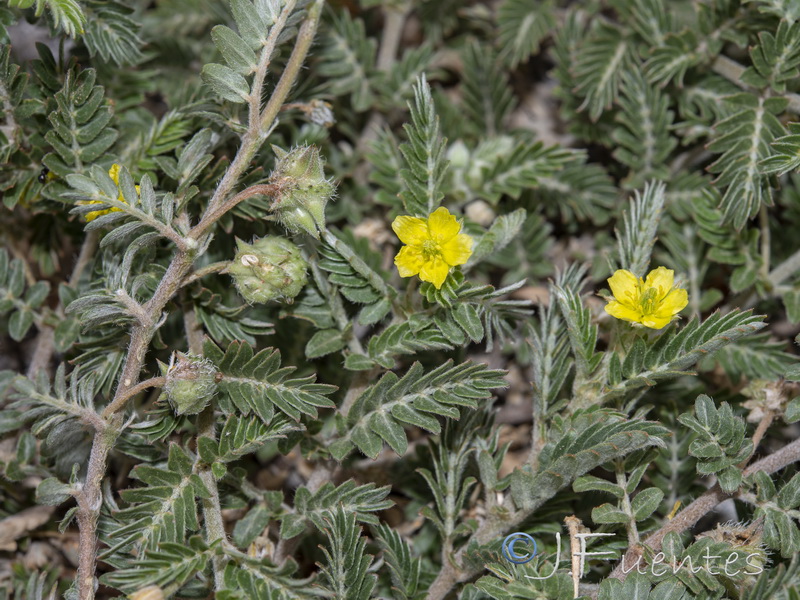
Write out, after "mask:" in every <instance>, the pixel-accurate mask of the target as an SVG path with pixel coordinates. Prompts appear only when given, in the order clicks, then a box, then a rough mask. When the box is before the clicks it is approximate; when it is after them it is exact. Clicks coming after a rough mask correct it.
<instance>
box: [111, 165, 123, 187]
mask: <svg viewBox="0 0 800 600" xmlns="http://www.w3.org/2000/svg"><path fill="white" fill-rule="evenodd" d="M119 168H120V167H119V165H118V164H117V163H114V164H113V165H111V168H110V169H109V170H108V176H109V177H111V179H113V180H114V183H115V184H116V185H119Z"/></svg>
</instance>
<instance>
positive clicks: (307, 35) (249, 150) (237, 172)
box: [78, 0, 324, 600]
mask: <svg viewBox="0 0 800 600" xmlns="http://www.w3.org/2000/svg"><path fill="white" fill-rule="evenodd" d="M323 3H324V0H315V2H314V4H313V5H312V6H311V8H310V9H309V12H308V16H307V18H306V20H305V22H304V23H303V25H302V26H301V28H300V32H299V34H298V37H297V42H296V44H295V47H294V50H293V51H292V55H291V57H290V58H289V62H288V63H287V65H286V69H285V70H284V72H283V75H282V76H281V79H280V81H279V82H278V86H277V87H276V88H275V92H274V93H273V95H272V97H271V98H270V101H269V103H268V104H267V107H266V108H265V109H264V112H263V113H262V115H261V119H260V121H259V122H256V123H250V124H249V126H248V131H247V132H246V134H245V136H244V138H243V140H242V145H241V146H240V148H239V151H238V152H237V153H236V156H235V157H234V159H233V161H232V162H231V164H230V166H229V167H228V170H227V171H226V173H225V175H224V176H223V178H222V181H221V182H220V184H219V186H218V187H217V189H216V190H215V191H214V194H213V196H212V198H211V200H210V201H209V205H208V208H207V209H206V213H205V215H204V216H203V218H202V219H201V221H200V223H199V224H198V226H197V227H200V225H201V224H202V226H203V228H202V229H200V230H198V229H197V227H196V228H195V229H193V230H192V234H193V235H190V236H189V238H188V239H192V240H197V239H198V238H199V237H200V235H202V234H203V233H205V231H207V230H208V229H209V228H210V227H211V226H212V225H213V224H214V223H215V222H216V221H217V220H218V219H219V218H220V217H222V216H223V215H224V214H225V210H230V208H232V207H233V206H235V204H233V205H232V204H231V202H232V200H233V199H232V200H231V201H229V202H227V203H225V199H226V198H228V196H229V194H230V192H231V190H232V189H233V188H234V186H235V185H236V183H237V182H238V181H239V177H240V176H241V174H242V173H243V172H244V170H245V168H247V165H248V164H250V161H251V159H252V158H253V156H254V155H255V153H256V152H257V151H258V149H259V148H260V147H261V144H262V142H263V140H264V135H263V134H262V132H264V131H269V129H270V128H271V126H272V123H273V122H274V120H275V117H276V115H277V114H278V111H279V110H280V107H281V105H282V104H283V101H284V100H285V99H286V96H287V94H288V93H289V90H290V89H291V86H292V84H293V83H294V80H295V77H296V76H297V74H298V72H299V71H300V67H301V65H302V63H303V62H304V61H305V58H306V55H307V53H308V49H309V47H310V46H311V41H312V40H313V38H314V34H315V33H316V29H317V23H318V22H319V16H320V12H321V11H322V5H323ZM276 35H277V33H276ZM235 198H236V196H234V199H235ZM220 205H223V206H225V207H227V208H225V209H224V210H222V211H221V212H220V210H219V206H220ZM186 247H187V249H186V250H184V249H182V248H179V249H178V251H177V253H176V255H175V256H174V258H173V259H172V262H171V263H170V265H169V267H168V268H167V271H166V272H165V273H164V276H163V277H162V279H161V281H160V282H159V284H158V287H157V288H156V291H155V293H154V294H153V297H152V298H151V299H150V300H149V301H148V302H147V303H146V304H144V306H143V309H144V313H145V314H146V315H147V322H144V323H139V324H137V325H136V326H135V327H133V328H132V330H131V338H130V345H129V348H128V354H127V356H126V358H125V364H124V366H123V369H122V374H121V376H120V379H119V384H118V386H117V389H116V391H115V394H114V398H113V400H112V402H111V404H110V405H109V406H113V410H110V411H109V410H108V409H107V411H104V418H105V419H106V420H107V421H108V422H109V424H110V425H111V426H109V427H107V428H106V429H105V430H104V431H103V432H102V433H101V432H98V433H96V434H95V437H94V441H93V442H92V451H91V454H90V457H89V465H88V471H87V477H86V481H85V483H84V486H83V489H82V491H81V493H80V494H79V496H78V524H79V527H80V546H81V547H80V552H79V563H78V595H79V597H80V598H81V600H93V598H94V572H95V560H96V545H97V517H98V515H99V512H100V506H101V503H102V496H101V493H100V485H101V483H102V480H103V476H104V474H105V469H106V461H107V459H108V454H109V452H110V450H111V447H112V445H113V442H114V439H116V435H117V434H118V432H119V427H120V426H121V416H120V414H119V411H121V410H122V409H123V408H124V407H125V405H126V403H127V402H126V400H127V399H129V398H130V397H131V394H130V390H131V389H134V388H135V386H136V385H137V384H136V382H137V381H138V379H139V375H140V373H141V371H142V367H143V365H144V359H145V355H146V354H147V349H148V347H149V345H150V341H151V340H152V338H153V335H154V334H155V331H156V329H157V327H158V322H159V320H160V317H161V313H162V311H163V310H164V309H165V308H166V306H167V304H168V303H169V301H170V300H171V299H172V298H173V296H174V295H175V294H176V293H177V291H178V290H179V289H180V287H181V284H182V283H183V281H184V279H185V278H186V276H187V274H188V273H189V271H190V269H191V267H192V264H193V263H194V260H195V259H196V258H197V256H196V251H195V250H194V248H195V247H197V244H196V243H195V244H194V245H191V244H187V246H186ZM212 417H213V414H212ZM212 426H213V418H212ZM204 483H205V482H204ZM212 502H213V499H212ZM218 505H219V501H218V498H217V507H218ZM213 521H214V517H213V516H212V518H211V519H210V520H208V521H207V522H208V523H209V527H210V529H209V531H210V532H211V529H212V528H214V529H215V530H216V534H217V536H218V537H223V536H224V529H222V531H221V532H220V527H219V523H214V522H213ZM220 521H221V517H220ZM217 583H218V584H220V583H221V581H217Z"/></svg>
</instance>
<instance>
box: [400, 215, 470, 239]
mask: <svg viewBox="0 0 800 600" xmlns="http://www.w3.org/2000/svg"><path fill="white" fill-rule="evenodd" d="M428 230H429V231H430V236H431V238H433V239H434V240H436V241H437V242H439V243H440V244H443V243H445V242H447V241H449V240H451V239H453V238H454V237H456V235H458V232H459V231H461V223H459V222H458V219H456V218H455V217H454V216H453V215H451V214H450V211H449V210H447V209H446V208H445V207H444V206H440V207H439V208H437V209H436V210H435V211H433V212H432V213H431V214H430V216H429V217H428ZM401 239H402V238H401ZM406 243H408V242H406Z"/></svg>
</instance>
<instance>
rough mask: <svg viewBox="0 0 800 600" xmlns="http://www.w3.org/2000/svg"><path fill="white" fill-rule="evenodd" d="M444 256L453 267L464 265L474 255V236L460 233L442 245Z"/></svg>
mask: <svg viewBox="0 0 800 600" xmlns="http://www.w3.org/2000/svg"><path fill="white" fill-rule="evenodd" d="M441 252H442V258H443V259H444V261H445V262H446V263H447V264H448V265H450V266H451V267H455V266H456V265H463V264H464V263H465V262H467V261H468V260H469V257H470V256H472V238H471V237H470V236H468V235H467V234H466V233H459V234H458V235H457V236H456V237H454V238H453V239H451V240H450V241H449V242H445V243H444V244H442V247H441Z"/></svg>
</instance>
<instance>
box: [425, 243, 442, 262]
mask: <svg viewBox="0 0 800 600" xmlns="http://www.w3.org/2000/svg"><path fill="white" fill-rule="evenodd" d="M422 254H423V256H424V257H425V259H426V260H427V259H430V258H432V257H434V256H436V255H438V254H439V243H438V242H436V241H435V240H430V239H428V240H425V241H424V242H422Z"/></svg>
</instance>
